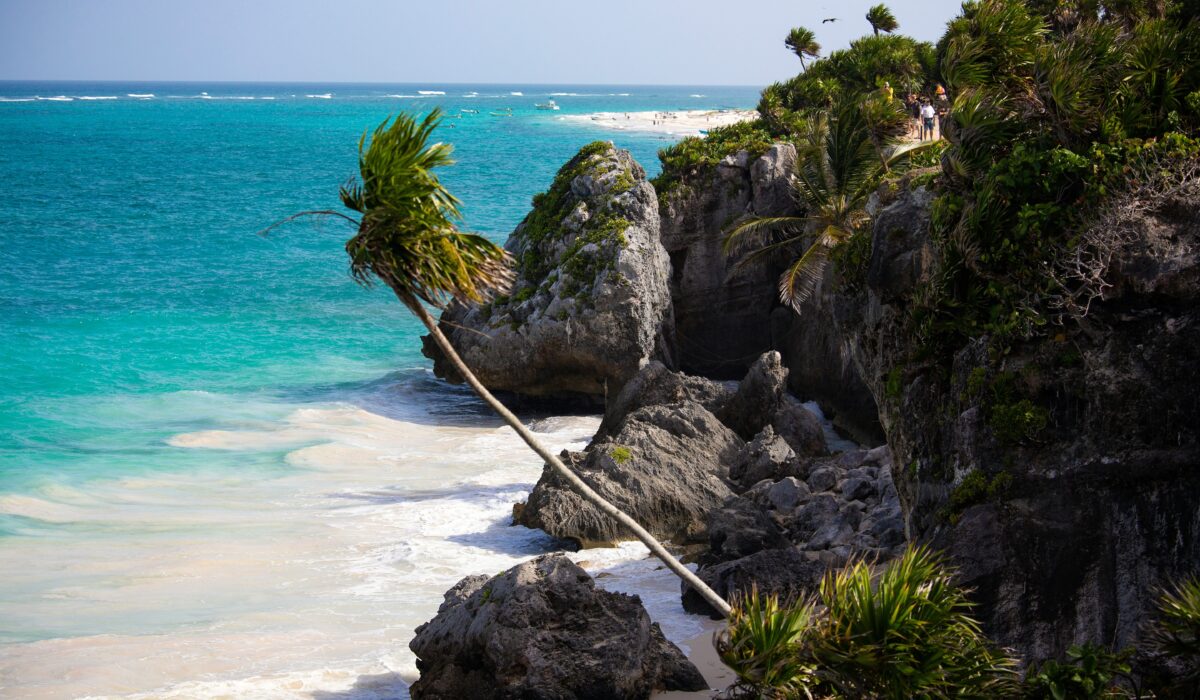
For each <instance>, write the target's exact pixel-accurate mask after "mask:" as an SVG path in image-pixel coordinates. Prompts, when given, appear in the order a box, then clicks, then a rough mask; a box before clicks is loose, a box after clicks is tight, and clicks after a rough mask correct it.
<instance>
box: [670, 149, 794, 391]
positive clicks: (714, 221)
mask: <svg viewBox="0 0 1200 700" xmlns="http://www.w3.org/2000/svg"><path fill="white" fill-rule="evenodd" d="M795 163H796V149H795V147H794V146H792V145H791V144H777V145H775V146H772V147H771V148H770V149H768V150H767V151H766V153H764V154H763V155H761V156H759V157H757V158H752V157H751V155H750V154H749V153H747V152H746V151H741V152H739V153H736V154H733V155H730V156H728V157H726V158H725V159H724V160H722V161H721V162H720V163H719V164H718V165H717V166H716V167H715V168H701V169H698V170H697V171H695V172H688V173H681V174H680V181H679V182H678V183H676V184H675V186H674V187H673V188H671V189H670V190H669V191H667V192H665V193H664V194H663V206H662V209H661V215H662V243H663V246H664V247H665V248H666V250H667V252H668V253H669V254H670V257H671V267H672V275H671V294H672V299H673V300H674V306H675V342H676V348H677V352H676V354H677V358H678V362H679V367H680V368H681V369H683V370H685V371H687V372H691V373H695V374H700V375H704V376H713V377H722V378H739V377H741V376H742V375H743V374H744V373H745V371H746V369H747V368H749V366H750V364H751V363H753V362H754V361H755V360H756V359H757V358H758V357H759V355H761V354H762V353H763V352H765V351H767V350H769V349H771V347H772V344H771V325H770V314H771V309H772V308H773V307H774V306H775V305H776V299H777V297H778V288H777V283H776V281H777V278H778V276H779V273H780V272H782V267H780V266H779V265H766V266H763V267H760V268H757V269H750V270H746V271H744V272H739V273H737V274H730V273H731V272H732V270H733V267H732V263H733V262H734V261H733V260H731V259H730V257H729V256H728V255H727V254H726V253H725V252H724V250H723V249H722V241H723V239H724V236H725V233H726V231H727V230H728V229H729V227H730V226H731V225H732V224H734V223H736V222H738V221H739V220H741V219H744V218H747V217H751V216H790V215H794V214H797V213H798V210H797V206H796V202H795V199H794V197H793V195H792V190H791V181H792V172H793V171H794V168H795Z"/></svg>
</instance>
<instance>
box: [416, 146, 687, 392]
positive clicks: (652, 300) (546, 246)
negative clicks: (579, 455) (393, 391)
mask: <svg viewBox="0 0 1200 700" xmlns="http://www.w3.org/2000/svg"><path fill="white" fill-rule="evenodd" d="M505 247H506V248H507V249H508V251H509V252H511V253H512V255H513V257H514V258H515V259H516V261H517V273H518V277H517V281H516V284H515V285H514V287H513V290H512V293H511V294H510V295H509V296H506V297H499V298H497V299H495V300H493V301H492V302H491V303H489V304H486V305H482V306H463V305H461V304H455V305H452V306H451V307H450V308H448V309H447V310H446V311H445V312H444V313H443V314H442V318H441V329H442V331H443V332H444V333H445V334H446V335H447V336H448V337H449V338H450V341H451V342H452V343H453V344H454V347H455V348H457V349H458V352H459V354H460V355H462V357H463V359H464V360H465V361H466V363H467V366H468V367H470V368H471V369H472V371H473V372H474V373H475V375H476V376H477V377H478V378H479V379H480V381H481V382H483V384H484V385H485V386H487V387H488V388H489V389H492V390H502V391H508V392H514V393H517V394H521V395H527V396H534V397H554V398H579V397H586V398H590V399H594V400H600V399H602V398H603V397H604V396H606V395H609V394H615V393H616V392H617V391H619V390H620V388H621V386H622V385H623V384H624V383H625V382H626V381H628V380H629V378H630V377H632V376H633V375H634V374H635V373H636V372H637V370H638V369H639V367H641V366H642V365H643V364H644V363H645V362H646V361H647V360H649V359H650V358H654V357H658V356H660V355H661V353H663V352H666V351H667V347H668V346H669V343H668V342H667V340H666V339H665V337H664V335H663V333H664V327H665V329H666V332H669V330H670V328H671V325H672V324H671V297H670V292H669V289H668V276H669V271H670V262H669V260H668V257H667V253H666V251H665V250H664V249H663V247H662V244H661V243H660V242H659V217H658V201H657V196H656V194H655V192H654V187H653V186H652V185H651V184H650V183H649V182H647V181H646V174H645V171H644V170H643V169H642V167H641V166H640V165H638V164H637V162H635V161H634V160H633V158H632V157H631V156H630V155H629V153H628V152H627V151H623V150H620V149H618V148H615V147H614V146H613V145H612V144H611V143H604V142H596V143H593V144H590V145H588V146H585V147H584V148H583V149H582V150H581V151H580V152H579V154H578V155H576V156H575V157H574V158H572V159H571V160H570V161H569V162H568V163H567V164H566V165H564V166H563V167H562V169H561V170H559V172H558V175H557V176H556V177H555V179H554V182H553V184H552V185H551V186H550V189H549V191H548V192H546V193H544V194H541V195H538V196H537V197H534V207H533V211H531V212H530V213H529V215H528V216H526V217H525V220H524V221H522V222H521V224H520V225H519V226H517V228H516V230H515V231H514V232H513V234H512V235H511V236H510V237H509V239H508V242H507V243H506V244H505ZM424 352H425V354H426V355H427V356H428V357H430V358H432V359H433V361H434V373H435V374H437V375H438V376H439V377H444V378H446V379H448V380H450V381H453V382H459V381H461V380H462V378H461V377H459V376H458V374H457V372H456V371H455V370H454V368H453V367H452V366H451V365H450V364H449V363H448V362H447V361H446V360H445V358H444V357H443V356H442V353H441V352H440V350H439V349H438V348H437V347H436V346H435V345H434V343H433V342H432V339H431V338H428V337H426V338H425V343H424Z"/></svg>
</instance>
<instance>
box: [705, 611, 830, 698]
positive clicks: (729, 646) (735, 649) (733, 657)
mask: <svg viewBox="0 0 1200 700" xmlns="http://www.w3.org/2000/svg"><path fill="white" fill-rule="evenodd" d="M813 613H814V607H813V605H812V604H811V603H808V602H805V601H797V602H794V603H790V604H789V603H780V601H779V598H778V597H776V596H764V595H760V594H759V592H758V589H757V588H753V589H751V591H750V594H749V595H748V596H742V597H740V598H739V599H737V600H735V601H734V605H733V611H732V612H731V613H730V615H729V624H728V626H727V627H726V628H725V629H724V630H722V631H721V632H720V633H719V634H717V635H716V636H715V637H714V638H713V646H714V647H716V650H717V655H718V656H720V657H721V661H722V662H724V664H725V665H726V666H728V667H729V668H731V669H733V672H734V673H736V674H737V677H738V683H737V688H736V690H737V691H740V692H741V694H744V695H757V696H758V697H760V698H763V697H765V698H775V697H779V698H785V697H789V696H793V695H795V694H796V692H797V691H799V690H800V689H801V688H803V687H804V686H806V685H810V684H812V683H813V680H814V679H813V678H812V675H813V673H814V671H815V669H814V668H812V666H811V665H810V664H809V663H807V662H806V660H805V658H804V657H805V655H804V651H803V647H802V643H803V637H804V634H805V632H807V631H808V630H809V629H811V628H812V621H813Z"/></svg>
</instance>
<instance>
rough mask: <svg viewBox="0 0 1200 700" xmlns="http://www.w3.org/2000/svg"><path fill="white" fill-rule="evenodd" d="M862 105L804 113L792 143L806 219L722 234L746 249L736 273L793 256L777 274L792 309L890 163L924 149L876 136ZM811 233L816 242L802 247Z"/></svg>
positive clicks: (731, 248) (735, 250) (736, 249)
mask: <svg viewBox="0 0 1200 700" xmlns="http://www.w3.org/2000/svg"><path fill="white" fill-rule="evenodd" d="M864 104H867V105H869V104H871V103H870V102H866V103H860V102H858V101H855V100H839V101H838V103H837V104H835V105H834V106H833V107H832V108H831V109H830V111H828V112H815V113H813V115H812V116H810V117H809V118H808V122H807V124H806V128H805V131H804V133H803V135H802V140H801V141H800V142H799V143H798V144H797V168H796V173H795V175H796V180H795V192H796V198H797V200H798V201H800V202H802V203H803V204H804V207H805V209H806V211H807V215H806V216H802V217H797V216H785V217H766V218H758V219H751V220H750V221H747V222H744V223H742V224H739V225H738V226H736V227H734V228H733V230H732V231H730V232H729V233H728V234H727V235H726V237H725V252H726V253H727V254H731V255H732V254H739V253H744V252H748V251H749V254H748V255H745V256H743V257H742V258H740V259H739V260H738V262H737V264H736V265H735V269H736V270H742V269H745V268H746V267H748V266H751V265H754V264H756V263H758V262H759V261H760V260H762V259H764V258H767V257H779V256H780V255H785V256H788V257H789V258H791V259H792V262H791V264H790V265H789V266H788V268H787V269H786V270H785V271H784V273H783V275H782V276H781V277H780V279H779V297H780V299H781V300H782V301H783V302H784V303H785V304H787V305H788V306H790V307H792V309H794V310H796V311H797V312H799V310H800V308H801V307H802V305H803V304H804V302H805V301H807V300H808V298H809V297H810V296H811V295H812V292H813V290H814V289H815V287H816V284H817V282H818V281H819V280H820V279H821V276H822V274H823V273H824V271H825V265H826V264H827V263H828V262H829V260H830V254H831V253H832V251H833V250H834V249H835V248H837V247H838V246H840V245H841V244H843V243H845V242H846V241H848V240H849V239H850V238H851V237H852V236H853V235H854V232H855V231H856V230H859V229H862V228H864V227H865V225H866V223H867V222H868V220H869V219H868V217H867V215H866V212H865V207H866V203H867V198H868V197H869V196H870V195H871V193H872V192H873V191H874V190H875V188H876V186H878V184H879V181H880V179H881V178H882V177H883V175H884V174H885V173H886V172H887V171H888V167H889V166H891V165H895V164H897V163H900V162H902V161H903V160H904V159H905V158H906V157H907V156H908V154H909V153H910V152H912V151H915V150H918V149H920V148H921V146H920V145H917V144H906V145H900V144H896V143H894V142H893V138H892V137H891V136H888V132H887V131H886V130H884V132H883V133H877V130H876V128H875V127H876V124H875V123H874V122H872V115H871V112H870V111H869V110H868V109H866V108H864ZM880 139H883V141H882V143H881V142H880ZM814 234H815V239H816V240H815V242H813V243H812V244H811V245H809V246H808V247H807V249H805V248H804V247H803V246H804V244H805V243H806V242H807V241H808V240H811V238H812V237H813V235H814Z"/></svg>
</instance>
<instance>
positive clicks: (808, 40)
mask: <svg viewBox="0 0 1200 700" xmlns="http://www.w3.org/2000/svg"><path fill="white" fill-rule="evenodd" d="M783 45H784V46H786V47H788V49H790V50H791V51H792V53H794V54H796V56H797V57H798V58H799V59H800V67H801V68H802V69H804V70H808V65H807V64H806V63H805V62H804V57H805V56H807V57H809V58H816V57H817V56H819V55H821V45H820V44H818V43H817V35H816V34H814V33H813V31H812V30H811V29H808V28H807V27H796V28H795V29H793V30H792V31H790V32H788V35H787V38H786V39H784V40H783Z"/></svg>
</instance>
